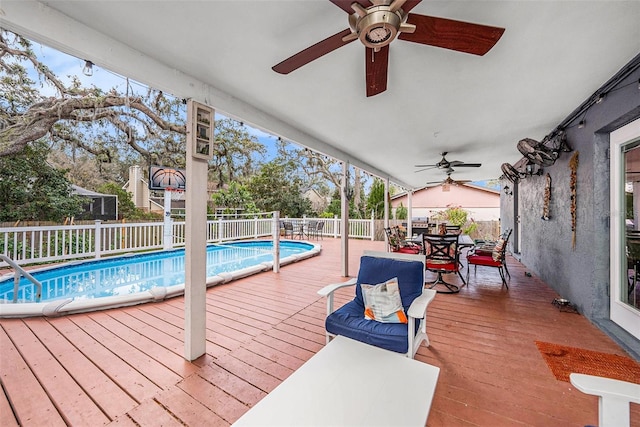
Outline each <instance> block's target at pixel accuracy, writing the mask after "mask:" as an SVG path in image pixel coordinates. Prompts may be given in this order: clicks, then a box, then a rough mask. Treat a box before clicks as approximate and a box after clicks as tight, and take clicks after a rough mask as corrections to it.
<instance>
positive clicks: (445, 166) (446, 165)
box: [415, 151, 482, 173]
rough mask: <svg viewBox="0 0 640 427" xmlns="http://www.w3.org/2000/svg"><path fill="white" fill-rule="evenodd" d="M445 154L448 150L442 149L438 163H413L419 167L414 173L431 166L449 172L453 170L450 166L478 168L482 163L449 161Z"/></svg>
mask: <svg viewBox="0 0 640 427" xmlns="http://www.w3.org/2000/svg"><path fill="white" fill-rule="evenodd" d="M447 154H449V153H448V151H443V152H442V153H440V155H441V156H442V159H440V161H439V162H438V163H434V164H432V165H415V167H417V168H421V169H418V170H417V171H416V173H418V172H422V171H425V170H428V169H433V168H438V169H440V170H444V171H447V172H448V173H450V172H449V171H451V172H453V170H452V168H479V167H480V166H482V163H465V162H461V161H460V160H451V161H449V160H447V159H446V156H447Z"/></svg>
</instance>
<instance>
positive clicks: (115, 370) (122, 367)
mask: <svg viewBox="0 0 640 427" xmlns="http://www.w3.org/2000/svg"><path fill="white" fill-rule="evenodd" d="M72 317H73V316H70V317H60V318H57V319H48V321H49V323H51V324H52V325H53V326H54V327H55V328H56V329H57V330H58V331H59V332H60V333H61V334H63V335H64V336H65V338H66V339H67V340H69V342H71V343H73V345H74V346H75V347H76V348H77V349H78V350H80V352H82V354H83V355H84V356H85V357H86V358H87V359H88V360H90V361H91V362H92V363H94V364H95V365H96V366H99V367H100V369H101V370H102V371H103V372H104V373H105V374H106V375H108V376H109V378H111V379H112V380H113V381H114V382H115V383H117V384H118V385H119V386H120V388H121V389H123V390H125V391H126V392H127V393H128V394H129V395H130V396H131V397H132V398H133V399H135V401H136V402H138V403H140V402H142V401H143V400H145V399H148V398H151V397H153V396H154V395H156V394H157V393H158V392H159V391H160V390H162V389H161V388H160V387H158V386H157V385H155V384H154V383H153V382H152V381H150V380H149V379H148V378H147V377H146V376H145V375H144V374H143V373H141V372H139V371H138V370H136V369H135V368H134V367H133V366H131V365H130V364H129V363H128V361H126V360H123V359H122V358H120V357H118V356H117V355H116V354H114V353H113V352H112V351H111V350H110V348H109V347H108V345H109V343H108V342H106V341H105V342H104V344H107V346H105V345H104V344H103V343H101V342H99V341H97V340H95V339H94V338H93V337H92V336H91V335H90V334H89V333H87V332H86V331H85V330H83V329H81V328H79V327H78V326H77V325H76V324H75V323H73V322H72V321H71V318H72Z"/></svg>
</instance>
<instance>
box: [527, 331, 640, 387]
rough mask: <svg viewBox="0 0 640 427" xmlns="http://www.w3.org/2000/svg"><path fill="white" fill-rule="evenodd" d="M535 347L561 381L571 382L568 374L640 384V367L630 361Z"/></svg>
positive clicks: (569, 349) (558, 347)
mask: <svg viewBox="0 0 640 427" xmlns="http://www.w3.org/2000/svg"><path fill="white" fill-rule="evenodd" d="M535 343H536V346H537V347H538V350H540V354H541V355H542V357H543V358H544V361H545V362H547V366H549V369H551V372H553V375H554V376H555V377H556V379H558V380H560V381H567V382H569V374H570V373H572V372H576V373H579V374H587V375H596V376H599V377H606V378H613V379H616V380H622V381H627V382H631V383H636V384H640V364H638V363H637V362H636V361H635V360H633V359H631V358H629V357H625V356H619V355H617V354H608V353H599V352H597V351H591V350H585V349H583V348H576V347H567V346H564V345H559V344H552V343H548V342H542V341H536V342H535Z"/></svg>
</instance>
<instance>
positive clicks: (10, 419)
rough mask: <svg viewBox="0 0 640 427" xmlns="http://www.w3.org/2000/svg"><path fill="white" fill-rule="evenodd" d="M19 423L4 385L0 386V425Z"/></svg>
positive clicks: (13, 426)
mask: <svg viewBox="0 0 640 427" xmlns="http://www.w3.org/2000/svg"><path fill="white" fill-rule="evenodd" d="M2 333H4V332H2ZM1 384H2V382H1V381H0V385H1ZM19 425H20V424H18V420H17V419H16V416H15V414H14V413H13V409H12V408H11V404H10V403H9V398H8V397H7V395H6V393H5V391H4V387H0V426H3V427H17V426H19Z"/></svg>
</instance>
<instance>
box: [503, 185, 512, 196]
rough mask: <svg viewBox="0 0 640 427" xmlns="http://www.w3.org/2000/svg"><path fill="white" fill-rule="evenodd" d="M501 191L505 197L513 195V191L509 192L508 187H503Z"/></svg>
mask: <svg viewBox="0 0 640 427" xmlns="http://www.w3.org/2000/svg"><path fill="white" fill-rule="evenodd" d="M502 191H504V194H506V195H507V196H512V195H513V191H511V188H509V185H505V186H504V188H503V189H502Z"/></svg>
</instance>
